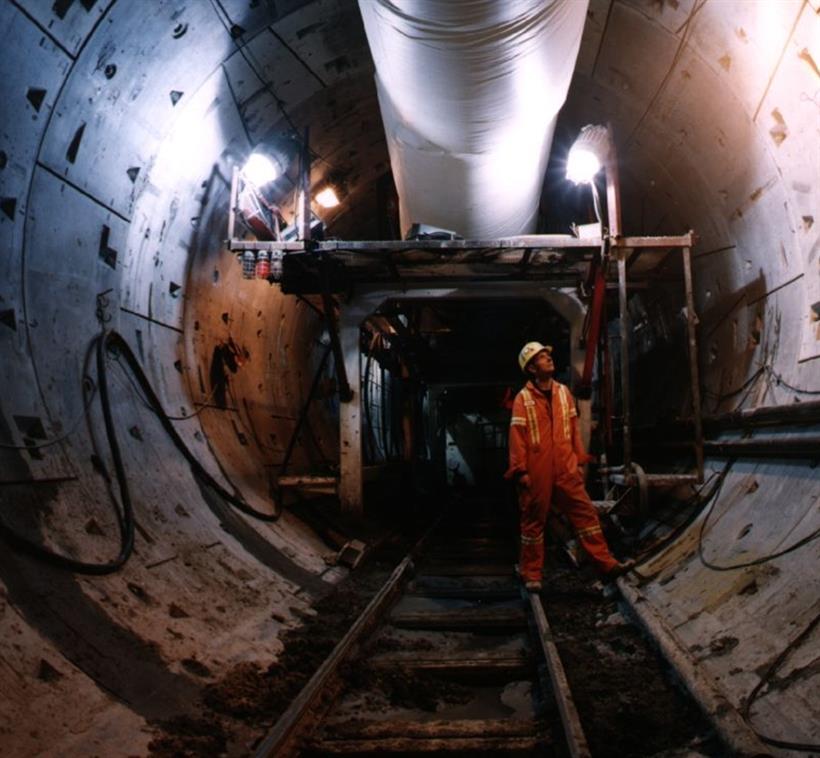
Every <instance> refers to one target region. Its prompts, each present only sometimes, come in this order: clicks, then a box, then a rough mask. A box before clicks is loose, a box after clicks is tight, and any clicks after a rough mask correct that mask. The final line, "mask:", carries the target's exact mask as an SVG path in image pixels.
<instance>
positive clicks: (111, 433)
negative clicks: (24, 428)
mask: <svg viewBox="0 0 820 758" xmlns="http://www.w3.org/2000/svg"><path fill="white" fill-rule="evenodd" d="M120 339H122V338H120ZM106 341H107V335H105V334H100V335H98V336H97V337H95V338H94V341H93V342H92V346H93V345H95V346H96V353H97V384H98V391H99V394H100V405H101V406H102V412H103V421H104V423H105V434H106V437H107V438H108V447H109V449H110V451H111V459H112V461H113V463H114V470H115V472H116V476H117V483H118V485H119V489H120V501H121V506H120V508H116V507H115V510H116V513H117V524H118V526H119V530H120V550H119V553H118V555H117V557H116V558H114V560H112V561H109V562H108V563H86V562H85V561H79V560H77V559H75V558H69V557H67V556H65V555H60V554H59V553H55V552H53V551H52V550H49V549H48V548H45V547H43V546H42V545H39V544H37V543H36V542H33V541H32V540H30V539H28V538H27V537H23V536H22V535H21V534H18V533H17V532H16V531H14V530H13V529H12V528H11V527H10V526H8V524H6V523H5V522H4V521H2V519H0V536H2V537H3V539H5V540H6V541H7V542H8V543H9V544H10V545H11V546H12V547H14V548H15V549H17V550H19V551H20V552H21V553H25V554H26V555H30V556H32V557H33V558H37V559H39V560H41V561H44V562H45V563H49V564H51V565H52V566H56V567H57V568H62V569H67V570H68V571H74V572H76V573H78V574H91V575H95V576H101V575H103V574H111V573H113V572H115V571H117V570H119V569H120V568H121V567H122V566H124V565H125V562H126V561H127V560H128V558H129V557H130V556H131V553H132V552H133V550H134V510H133V507H132V504H131V495H130V492H129V490H128V481H127V479H126V476H125V467H124V466H123V462H122V455H121V454H120V447H119V443H118V441H117V432H116V429H115V428H114V420H113V418H112V416H111V404H110V401H109V397H108V379H107V374H106V366H105V343H106ZM89 405H90V404H89ZM86 408H88V405H87V406H86Z"/></svg>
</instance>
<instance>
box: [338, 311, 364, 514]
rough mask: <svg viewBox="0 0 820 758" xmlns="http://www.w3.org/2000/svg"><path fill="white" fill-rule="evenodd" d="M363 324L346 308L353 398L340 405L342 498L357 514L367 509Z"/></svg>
mask: <svg viewBox="0 0 820 758" xmlns="http://www.w3.org/2000/svg"><path fill="white" fill-rule="evenodd" d="M360 324H361V320H360V318H359V317H358V316H353V317H352V318H351V314H350V312H349V311H348V312H345V311H344V310H343V311H342V325H341V329H340V335H339V336H340V342H341V349H342V355H343V360H344V369H345V373H346V376H347V379H348V381H349V383H350V384H349V388H350V400H349V401H348V402H345V403H340V404H339V473H340V479H339V501H340V504H341V508H342V512H343V513H348V514H351V515H354V516H361V515H362V513H363V512H364V479H363V474H362V462H363V458H362V390H361V388H362V377H361V372H362V368H361V359H360V346H359V329H360Z"/></svg>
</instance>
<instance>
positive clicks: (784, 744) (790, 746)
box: [741, 613, 820, 753]
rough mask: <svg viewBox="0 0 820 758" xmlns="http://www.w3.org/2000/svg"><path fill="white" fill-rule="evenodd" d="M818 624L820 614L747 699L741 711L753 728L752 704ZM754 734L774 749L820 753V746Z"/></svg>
mask: <svg viewBox="0 0 820 758" xmlns="http://www.w3.org/2000/svg"><path fill="white" fill-rule="evenodd" d="M818 623H820V613H818V614H817V615H816V616H815V617H814V618H813V619H812V620H811V621H810V622H809V624H808V625H807V626H806V628H805V629H804V630H803V631H802V632H800V634H798V635H797V637H795V638H794V639H793V640H792V641H791V642H790V643H789V644H788V645H786V647H785V648H784V649H783V651H782V652H781V653H780V655H778V656H777V658H775V659H774V661H773V662H772V664H771V666H769V668H768V669H767V670H766V673H765V674H763V676H762V677H761V678H760V681H759V682H758V683H757V685H755V688H754V689H753V690H752V691H751V692H750V693H749V696H748V697H747V698H746V702H745V704H744V705H743V710H742V711H741V715H742V716H743V719H744V720H745V721H746V722H747V723H748V724H749V725H750V726H751V723H752V720H751V710H752V704H753V703H754V702H755V700H757V698H758V696H759V695H760V691H761V690H762V689H763V688H764V687H765V686H766V685H767V684H768V683H769V682H770V681H771V679H772V677H773V676H774V673H775V671H777V670H778V669H779V668H780V666H781V665H782V664H783V662H784V661H785V660H786V658H788V657H789V655H790V654H791V653H792V652H793V651H794V650H796V649H797V648H798V647H800V645H801V644H802V643H803V641H804V640H805V639H806V638H807V637H808V636H809V635H810V634H811V633H812V632H813V631H814V630H815V628H816V627H817V625H818ZM752 729H753V730H754V733H755V734H756V735H757V736H758V737H759V738H760V739H761V740H762V741H763V742H765V743H766V744H767V745H772V746H773V747H779V748H783V749H784V750H797V751H799V752H801V753H813V752H817V751H820V745H812V744H810V743H805V742H790V741H788V740H781V739H777V738H775V737H769V736H767V735H765V734H762V733H761V732H758V731H757V729H754V727H752Z"/></svg>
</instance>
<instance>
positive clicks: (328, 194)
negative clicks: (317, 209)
mask: <svg viewBox="0 0 820 758" xmlns="http://www.w3.org/2000/svg"><path fill="white" fill-rule="evenodd" d="M313 199H314V200H315V201H316V202H317V203H318V204H319V205H321V206H322V208H335V207H336V206H337V205H338V204H339V196H338V195H337V194H336V190H335V189H333V187H332V186H331V185H329V184H328V185H327V186H326V187H325V188H324V189H323V190H321V191H320V192H317V193H316V195H315V196H314V198H313Z"/></svg>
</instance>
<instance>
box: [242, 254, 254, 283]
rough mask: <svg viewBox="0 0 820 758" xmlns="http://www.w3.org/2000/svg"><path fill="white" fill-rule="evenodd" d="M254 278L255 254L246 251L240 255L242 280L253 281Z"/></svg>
mask: <svg viewBox="0 0 820 758" xmlns="http://www.w3.org/2000/svg"><path fill="white" fill-rule="evenodd" d="M255 277H256V254H255V253H254V252H253V250H246V251H245V252H244V253H243V254H242V278H243V279H254V278H255Z"/></svg>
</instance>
